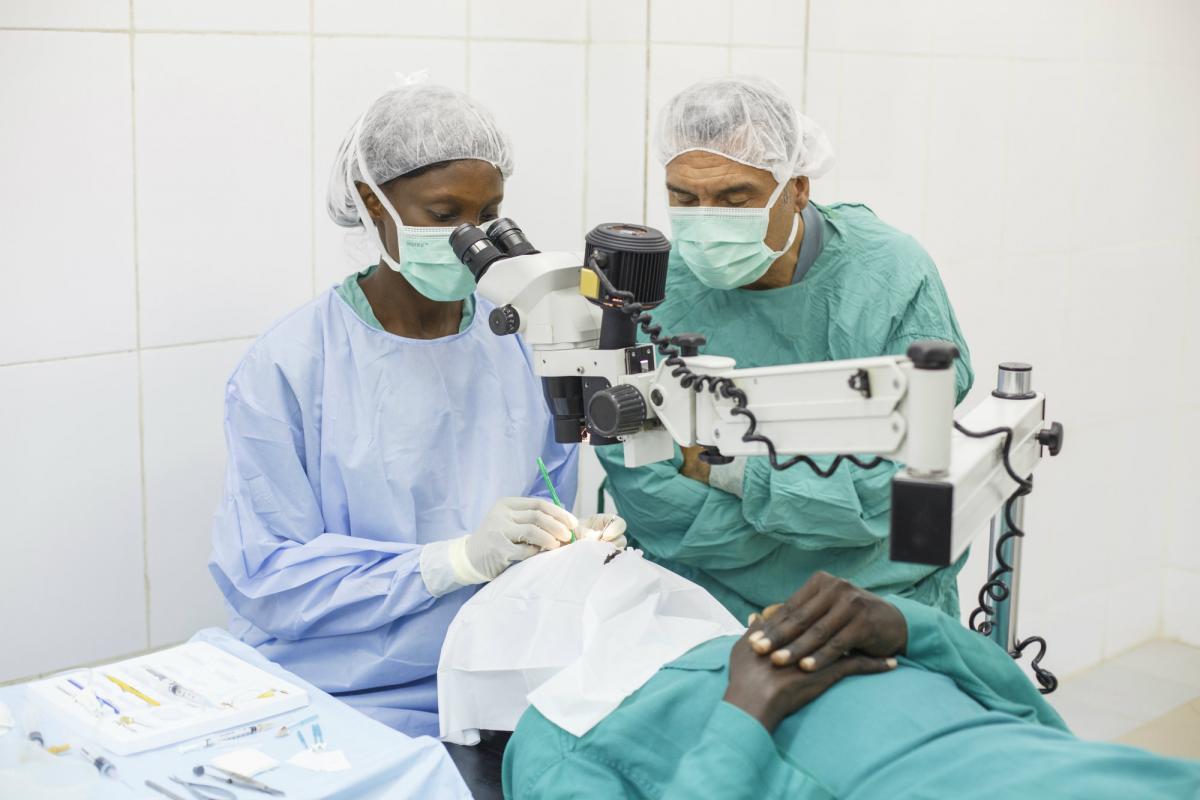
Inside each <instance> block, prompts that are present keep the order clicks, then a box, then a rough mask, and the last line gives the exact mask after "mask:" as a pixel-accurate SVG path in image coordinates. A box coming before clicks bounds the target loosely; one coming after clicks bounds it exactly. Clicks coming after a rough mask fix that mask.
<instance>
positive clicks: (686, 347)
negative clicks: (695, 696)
mask: <svg viewBox="0 0 1200 800" xmlns="http://www.w3.org/2000/svg"><path fill="white" fill-rule="evenodd" d="M667 342H668V343H670V344H673V345H675V346H676V347H678V348H679V355H681V356H683V357H684V358H691V357H692V356H698V355H700V348H701V347H703V346H704V344H706V343H707V342H708V339H706V338H704V336H703V335H702V334H699V333H681V334H679V335H678V336H672V337H670V338H669V339H667Z"/></svg>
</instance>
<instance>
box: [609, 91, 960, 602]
mask: <svg viewBox="0 0 1200 800" xmlns="http://www.w3.org/2000/svg"><path fill="white" fill-rule="evenodd" d="M655 147H656V151H657V154H658V157H659V160H660V161H661V162H662V164H663V165H664V166H665V168H666V184H667V191H668V194H669V201H670V217H671V231H672V240H673V241H672V250H671V262H670V267H669V271H668V278H667V291H666V300H665V301H664V302H663V304H662V305H660V306H659V307H658V308H656V309H655V310H654V312H653V316H654V321H655V323H656V324H659V325H661V326H662V328H663V330H664V331H665V332H667V333H669V334H681V333H700V334H703V335H704V336H705V337H706V339H707V344H706V345H705V347H704V348H703V349H702V352H705V353H709V354H715V355H723V356H731V357H733V358H735V359H737V363H738V366H739V367H764V366H772V365H776V364H793V363H802V362H813V361H827V360H831V359H848V358H864V357H869V356H880V355H893V354H903V353H905V351H906V350H907V349H908V347H909V345H910V344H912V343H913V342H914V341H917V340H919V339H941V340H945V341H948V342H952V343H953V344H955V345H956V346H957V347H958V349H959V352H960V354H961V358H960V359H959V361H958V362H957V364H956V365H955V378H956V389H957V400H958V401H961V400H962V398H963V397H964V396H965V395H966V393H967V391H968V389H970V387H971V382H972V380H973V374H972V371H971V366H970V361H969V353H968V351H967V345H966V342H965V341H964V339H963V335H962V332H961V331H960V330H959V327H958V322H957V320H955V318H954V311H953V309H952V308H951V306H950V301H949V299H948V298H947V296H946V291H945V289H944V288H943V286H942V282H941V279H940V278H939V276H938V272H937V268H936V267H935V266H934V264H933V261H932V260H931V259H930V257H929V255H928V254H927V253H926V252H925V251H924V250H923V249H922V248H921V246H920V245H919V244H917V242H916V241H915V240H913V239H912V238H911V237H909V236H907V235H905V234H903V233H901V232H899V231H897V230H895V229H894V228H891V227H890V226H888V225H886V224H884V223H883V222H882V221H880V220H879V218H878V217H876V216H875V214H874V213H872V211H871V210H870V209H869V208H867V207H866V206H863V205H855V204H835V205H829V206H821V205H817V204H816V203H814V202H811V201H810V200H809V188H810V187H809V179H810V178H816V177H819V176H820V175H822V174H824V173H825V172H827V171H828V170H829V168H830V167H831V166H832V161H833V155H832V152H831V148H830V146H829V143H828V141H827V140H826V138H825V135H824V133H823V132H822V131H821V130H820V129H819V128H818V127H817V126H816V125H815V124H813V123H812V121H810V120H808V119H806V118H804V117H803V116H801V115H800V114H798V113H797V111H796V110H795V108H794V107H793V106H792V104H791V102H790V101H789V100H788V99H787V97H786V95H785V94H784V92H783V91H782V90H781V89H780V88H779V87H778V86H776V85H775V84H773V83H771V82H770V81H767V80H764V79H761V78H754V77H726V78H718V79H714V80H706V81H702V82H700V83H697V84H694V85H693V86H691V87H689V88H687V89H685V90H684V91H683V92H681V93H680V94H678V95H676V96H675V97H674V98H672V99H671V100H670V101H669V102H668V103H667V105H666V107H665V108H664V109H663V111H662V113H661V114H660V116H659V120H658V129H657V133H656V142H655ZM750 400H751V403H753V396H751V398H750ZM597 452H598V454H599V456H600V460H601V462H602V463H603V464H604V467H605V469H606V471H607V472H608V486H609V491H610V492H611V493H612V495H613V497H614V498H615V499H616V503H617V506H618V509H619V511H620V513H621V515H622V516H623V517H624V518H625V520H626V521H627V522H628V533H629V534H630V538H631V539H632V540H634V542H635V543H636V545H637V546H638V547H641V548H643V550H644V551H645V552H646V553H647V555H649V556H650V557H651V558H653V559H655V560H657V561H660V562H661V563H663V564H664V565H665V566H668V567H670V568H671V569H674V570H675V571H677V572H679V573H680V574H682V575H684V576H686V577H688V578H690V579H691V580H693V581H695V582H697V583H699V584H701V585H702V586H704V587H705V588H706V589H708V590H709V591H710V592H712V594H713V595H714V596H716V597H717V599H718V600H720V601H721V602H722V603H723V604H724V605H725V606H726V607H727V608H729V610H730V611H731V612H733V613H734V614H735V615H737V616H738V617H739V618H740V619H746V617H747V616H748V615H749V614H750V613H751V612H752V611H755V610H757V609H760V608H762V607H764V606H766V605H767V604H769V603H771V602H774V601H775V600H776V599H778V598H779V597H786V596H788V595H789V594H791V593H792V592H793V591H795V590H796V589H797V588H798V587H799V586H801V585H802V584H803V583H804V582H805V580H807V579H808V578H809V577H810V576H811V575H813V574H814V573H816V572H817V571H819V570H824V571H826V572H829V573H832V574H834V575H837V576H839V577H841V578H844V579H846V580H849V581H852V582H853V583H855V584H857V585H859V586H861V587H863V588H866V589H870V590H872V591H875V592H878V593H881V594H897V595H901V596H907V597H911V598H913V599H914V600H917V601H919V602H922V603H925V604H927V605H930V606H933V607H936V608H940V609H941V610H943V611H946V612H947V613H949V614H950V615H951V616H955V617H956V616H957V615H958V593H957V591H956V588H955V577H956V575H957V572H958V569H959V567H960V566H961V561H960V562H959V564H956V565H954V566H952V567H949V568H945V569H936V568H933V567H929V566H924V565H918V564H903V563H893V562H892V561H890V560H889V558H888V545H887V536H888V517H889V505H890V488H891V480H892V475H893V474H894V473H895V471H896V470H897V469H898V467H897V466H896V465H895V464H892V463H890V462H884V463H883V464H882V465H880V466H877V467H875V468H874V469H860V468H858V467H856V466H854V465H852V464H848V463H843V464H842V466H841V467H840V468H839V469H838V470H837V471H836V472H835V473H834V474H833V475H832V476H830V477H828V478H821V477H819V476H817V475H816V474H815V473H814V472H813V471H812V470H811V469H809V468H808V467H807V466H805V465H804V464H798V465H796V466H794V467H792V468H790V469H787V470H784V471H778V470H775V469H773V468H772V467H771V465H770V463H769V462H768V460H767V458H766V457H751V458H738V459H735V460H734V461H733V463H731V464H727V465H720V466H712V467H710V466H709V465H708V464H706V463H705V462H703V461H701V460H700V458H699V455H700V452H701V448H698V447H694V448H685V449H684V450H683V451H682V452H679V451H677V452H676V456H675V458H674V460H673V461H670V462H666V461H664V462H660V463H657V464H652V465H649V466H646V467H640V468H637V469H627V468H626V467H625V466H624V453H623V451H622V448H621V447H620V446H613V447H603V448H599V449H598V451H597ZM830 460H831V457H824V458H818V459H816V461H817V462H818V463H819V464H821V465H822V466H823V467H824V466H827V465H828V464H829V461H830ZM837 611H838V612H839V613H841V610H840V609H839V610H837Z"/></svg>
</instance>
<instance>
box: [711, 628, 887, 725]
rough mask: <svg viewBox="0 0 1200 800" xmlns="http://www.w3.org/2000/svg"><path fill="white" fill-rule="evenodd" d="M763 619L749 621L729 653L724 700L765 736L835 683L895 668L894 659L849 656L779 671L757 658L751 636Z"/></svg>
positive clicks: (758, 629) (777, 668)
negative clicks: (816, 665)
mask: <svg viewBox="0 0 1200 800" xmlns="http://www.w3.org/2000/svg"><path fill="white" fill-rule="evenodd" d="M762 626H763V619H762V618H761V617H759V616H758V615H757V614H756V615H755V616H754V617H753V618H752V621H751V624H750V630H749V631H747V632H746V635H745V636H743V637H742V638H741V639H738V641H737V643H736V644H735V645H734V646H733V650H732V651H730V653H729V686H728V687H727V688H726V689H725V697H724V700H725V702H727V703H730V704H732V705H735V706H737V707H738V708H740V709H742V710H743V711H745V712H746V713H747V714H749V715H750V716H752V717H754V718H755V719H756V720H758V721H759V722H761V723H762V725H763V727H764V728H766V729H767V732H768V733H774V731H775V728H776V727H778V725H779V723H780V722H782V721H783V719H784V718H785V717H787V716H788V715H789V714H792V713H794V712H796V711H799V710H800V709H801V708H803V707H804V706H806V705H808V704H809V703H811V702H812V701H813V700H815V699H817V698H818V697H820V696H821V694H823V693H824V692H825V690H826V689H828V688H829V687H830V686H833V685H834V684H835V683H837V682H838V681H840V680H841V679H842V678H845V677H848V676H850V675H871V674H874V673H878V672H887V671H888V670H890V669H894V668H895V666H896V660H895V659H892V658H886V659H885V658H876V657H874V656H866V655H859V654H855V655H849V656H843V657H842V658H839V659H838V660H837V661H834V662H833V663H832V664H830V665H828V666H826V667H824V668H822V669H818V670H816V671H814V672H805V671H804V670H799V669H796V668H795V667H785V668H780V667H776V666H773V665H772V664H771V662H770V661H768V660H767V659H765V658H762V657H760V656H759V655H758V654H757V653H756V652H755V651H754V648H753V647H752V646H751V644H750V637H751V636H753V635H754V633H756V632H758V631H761V629H762Z"/></svg>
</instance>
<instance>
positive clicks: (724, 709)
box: [662, 700, 776, 800]
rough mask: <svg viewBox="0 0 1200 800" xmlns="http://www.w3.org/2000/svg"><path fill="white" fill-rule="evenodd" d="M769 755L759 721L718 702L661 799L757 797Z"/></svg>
mask: <svg viewBox="0 0 1200 800" xmlns="http://www.w3.org/2000/svg"><path fill="white" fill-rule="evenodd" d="M775 758H776V754H775V741H774V740H773V739H772V738H771V734H769V733H767V729H766V728H764V727H763V726H762V723H760V722H759V721H758V720H756V719H754V717H751V716H750V715H749V714H747V713H746V712H745V711H742V710H741V709H740V708H738V707H736V706H732V705H730V704H729V703H726V702H725V701H724V700H722V701H721V702H720V703H717V706H716V708H715V709H713V713H712V716H711V717H709V720H708V725H707V726H705V728H704V733H703V734H702V735H701V737H700V742H699V743H698V744H697V745H696V746H695V747H693V748H692V749H691V750H689V751H688V752H687V753H685V754H684V756H683V758H681V759H680V760H679V768H678V769H676V770H675V775H674V777H673V778H672V779H671V782H670V783H669V784H668V785H667V790H666V791H665V792H664V793H663V795H662V800H691V798H695V797H720V798H724V799H725V800H758V798H759V797H761V796H762V792H763V787H762V776H763V773H764V772H766V770H767V765H768V764H769V762H771V761H772V760H774V759H775Z"/></svg>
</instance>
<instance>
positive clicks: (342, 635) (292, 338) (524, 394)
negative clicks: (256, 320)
mask: <svg viewBox="0 0 1200 800" xmlns="http://www.w3.org/2000/svg"><path fill="white" fill-rule="evenodd" d="M491 308H492V306H491V304H489V303H488V302H487V301H486V300H484V299H483V298H477V310H476V311H477V313H475V315H474V318H473V319H472V321H471V323H470V325H469V326H468V327H467V328H466V329H465V330H464V331H462V332H460V333H458V334H455V335H452V336H447V337H443V338H440V339H429V340H416V339H406V338H403V337H400V336H395V335H393V334H390V333H388V332H386V331H383V330H379V329H376V328H373V327H372V326H371V325H369V324H367V323H366V322H364V321H363V320H362V319H361V318H360V317H359V316H358V315H357V314H356V313H355V312H354V310H352V309H351V307H350V306H349V305H347V303H346V301H345V300H344V299H343V298H342V297H340V296H339V295H338V293H337V292H336V291H335V290H332V289H331V290H329V291H327V292H325V293H323V294H322V295H321V296H320V297H318V298H317V299H316V300H314V301H313V302H312V303H309V304H308V305H306V306H304V307H303V308H301V309H299V310H298V311H296V312H294V313H293V314H291V315H290V316H288V317H287V318H285V319H284V320H282V321H281V322H279V323H278V324H276V325H275V326H274V327H273V328H272V329H271V330H270V331H268V332H267V333H266V334H265V335H264V336H263V337H262V338H260V339H259V340H258V341H257V342H255V343H254V345H253V346H252V347H251V348H250V351H249V352H248V353H247V354H246V356H245V357H244V358H243V359H242V361H241V363H240V364H239V365H238V366H237V368H236V369H235V370H234V373H233V376H232V377H231V378H230V379H229V383H228V385H227V387H226V393H225V438H226V444H227V446H228V450H229V460H228V467H227V473H226V479H225V492H224V500H223V502H222V503H221V506H220V508H219V509H218V511H217V514H216V517H215V520H214V525H213V552H212V557H211V561H210V564H209V569H210V571H211V572H212V574H213V577H214V578H215V579H216V582H217V585H218V586H219V587H220V589H221V592H222V593H223V594H224V595H225V599H226V601H227V604H228V606H229V608H230V612H231V622H230V630H231V631H232V632H233V633H234V634H235V635H236V636H238V637H239V638H241V639H242V640H243V641H245V642H247V643H248V644H251V645H254V646H255V647H257V648H258V649H259V651H260V652H262V653H263V654H264V655H266V656H267V657H268V658H270V659H271V660H272V661H276V662H278V663H279V664H281V665H283V666H284V667H285V668H287V669H289V670H291V671H293V672H295V673H297V674H299V675H300V676H302V677H304V678H305V679H307V680H309V681H311V682H312V683H314V684H316V685H317V686H319V687H321V688H322V689H324V690H325V691H328V692H330V693H332V694H335V695H338V696H339V697H341V699H343V700H344V701H346V702H348V703H350V704H351V705H353V706H355V707H357V708H359V709H360V710H362V711H364V712H366V713H367V714H369V715H371V716H372V717H374V718H376V719H378V720H380V721H382V722H384V723H386V724H388V725H390V726H392V727H394V728H397V729H399V730H401V731H404V732H406V733H409V734H413V735H418V734H432V735H436V734H437V729H438V724H437V684H436V671H437V662H438V656H439V654H440V651H441V646H442V639H443V637H444V635H445V632H446V628H447V626H448V625H449V624H450V621H451V620H452V619H453V618H454V615H455V613H456V612H457V611H458V609H459V607H460V606H461V605H462V604H463V603H464V602H465V601H466V600H467V599H468V598H469V597H470V596H471V594H472V593H473V592H474V588H473V587H468V588H463V589H459V590H457V591H454V592H451V593H449V594H447V595H444V596H442V597H439V598H434V597H432V596H431V595H430V594H429V592H428V591H427V590H426V588H425V584H424V582H423V580H422V578H421V574H420V572H419V559H420V554H421V547H422V545H424V544H426V543H428V542H434V541H439V540H443V539H451V538H454V537H458V536H464V535H466V534H469V533H471V532H472V531H473V530H475V528H476V526H477V525H478V524H479V523H480V521H481V520H482V519H483V517H484V515H485V514H486V513H487V511H488V510H489V509H490V508H491V506H492V504H493V503H495V502H496V500H498V499H500V498H502V497H510V496H543V497H544V496H545V495H546V490H545V488H544V485H543V484H542V482H541V480H540V477H539V474H538V469H537V464H536V459H537V458H538V457H539V456H541V457H542V458H543V459H544V460H545V462H546V465H547V467H548V468H549V469H550V471H551V475H552V478H553V480H554V483H555V484H556V486H557V488H558V492H559V494H560V495H561V496H562V498H563V500H564V502H567V503H570V502H571V501H572V500H573V498H574V496H575V489H576V466H577V454H576V452H575V448H574V447H573V446H566V445H560V444H557V443H555V442H554V437H553V433H552V429H551V424H550V416H549V413H548V411H547V410H546V406H545V401H544V399H543V396H542V390H541V385H540V382H539V380H538V379H537V378H536V377H535V376H534V375H533V372H532V368H531V360H530V354H529V352H528V350H527V349H526V347H525V346H524V345H523V343H522V342H521V340H520V339H519V338H518V337H515V336H504V337H501V336H496V335H494V334H493V333H492V332H491V331H490V330H489V329H488V325H487V316H488V312H489V311H491Z"/></svg>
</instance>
